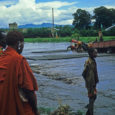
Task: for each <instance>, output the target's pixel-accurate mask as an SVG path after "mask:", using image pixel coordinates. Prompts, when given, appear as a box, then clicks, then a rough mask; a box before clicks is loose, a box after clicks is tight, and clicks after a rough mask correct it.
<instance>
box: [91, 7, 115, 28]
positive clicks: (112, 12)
mask: <svg viewBox="0 0 115 115" xmlns="http://www.w3.org/2000/svg"><path fill="white" fill-rule="evenodd" d="M93 18H94V19H95V20H96V21H95V24H94V26H95V27H96V28H101V27H103V28H107V27H109V26H112V24H113V23H115V9H107V8H106V7H104V6H101V7H99V8H95V9H94V16H93Z"/></svg>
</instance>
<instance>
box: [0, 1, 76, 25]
mask: <svg viewBox="0 0 115 115" xmlns="http://www.w3.org/2000/svg"><path fill="white" fill-rule="evenodd" d="M15 3H16V2H14V1H13V2H11V1H9V0H7V1H6V2H2V5H0V9H1V12H0V22H4V23H2V24H0V27H4V26H5V27H8V24H9V23H12V22H17V23H18V25H23V24H28V23H29V24H30V23H33V24H41V23H44V22H52V7H53V8H54V12H55V13H54V16H55V21H56V23H57V24H60V23H61V22H65V23H63V24H67V23H68V22H69V23H68V24H71V23H72V22H70V21H68V20H70V17H71V19H72V13H73V11H72V9H69V8H68V9H66V10H64V9H63V7H65V6H67V7H70V6H72V5H75V4H76V3H77V2H71V3H69V2H60V1H54V2H43V3H42V2H41V3H38V4H36V3H35V0H19V1H18V2H17V3H16V4H15ZM7 5H10V7H7ZM67 10H68V11H67ZM62 19H65V20H64V21H61V20H62ZM58 20H59V21H58ZM60 21H61V22H60Z"/></svg>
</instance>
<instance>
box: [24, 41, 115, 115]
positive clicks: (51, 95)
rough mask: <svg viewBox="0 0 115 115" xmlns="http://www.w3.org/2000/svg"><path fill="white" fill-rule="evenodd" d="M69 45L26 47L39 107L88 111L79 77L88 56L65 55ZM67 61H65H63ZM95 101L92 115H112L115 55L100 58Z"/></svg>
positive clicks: (82, 82)
mask: <svg viewBox="0 0 115 115" xmlns="http://www.w3.org/2000/svg"><path fill="white" fill-rule="evenodd" d="M69 45H70V44H69V43H25V47H24V51H23V54H22V55H24V56H25V57H27V59H28V62H29V64H30V66H31V68H32V70H33V72H34V75H35V76H36V79H37V81H38V85H39V91H38V92H37V97H38V106H39V107H46V108H52V110H53V109H56V108H57V107H58V106H59V104H68V105H70V106H71V108H72V109H73V110H74V111H77V110H82V111H83V112H84V113H85V112H86V111H87V109H86V108H84V107H85V105H87V103H88V97H87V90H86V88H85V83H84V80H83V78H82V76H81V73H82V71H83V67H84V62H85V60H86V59H87V54H86V53H83V54H79V53H76V52H71V51H68V52H67V51H66V48H67V46H69ZM65 57H66V58H65ZM96 61H97V68H98V74H99V80H100V82H99V84H98V85H97V90H98V97H97V100H96V102H95V106H94V113H95V114H94V115H115V55H114V54H109V55H108V54H99V57H97V58H96Z"/></svg>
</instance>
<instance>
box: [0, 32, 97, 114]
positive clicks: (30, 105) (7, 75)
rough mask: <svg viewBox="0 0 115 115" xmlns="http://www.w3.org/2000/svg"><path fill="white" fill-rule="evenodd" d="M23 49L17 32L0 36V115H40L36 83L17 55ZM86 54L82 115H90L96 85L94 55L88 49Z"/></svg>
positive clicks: (26, 63) (94, 51)
mask: <svg viewBox="0 0 115 115" xmlns="http://www.w3.org/2000/svg"><path fill="white" fill-rule="evenodd" d="M23 47H24V37H23V35H22V34H21V33H20V32H18V31H10V32H8V34H7V35H5V34H4V33H3V32H0V115H40V113H39V111H38V108H37V96H36V93H35V91H37V90H38V85H37V81H36V78H35V77H34V75H33V72H32V70H31V68H30V67H29V64H28V62H27V60H26V59H25V57H23V56H22V55H21V53H22V51H23ZM88 54H89V58H88V60H87V61H86V62H85V66H84V71H83V73H82V75H83V78H84V80H85V83H86V88H87V90H88V97H89V104H88V105H87V108H88V110H87V112H86V115H93V114H94V112H93V110H94V109H93V107H94V101H95V99H96V93H97V90H96V84H97V83H98V82H99V80H98V73H97V66H96V61H95V57H96V56H97V51H96V50H95V49H93V48H89V50H88Z"/></svg>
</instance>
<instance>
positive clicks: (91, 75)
mask: <svg viewBox="0 0 115 115" xmlns="http://www.w3.org/2000/svg"><path fill="white" fill-rule="evenodd" d="M88 54H89V58H88V60H87V61H86V62H85V65H84V71H83V73H82V75H83V78H84V80H85V84H86V88H87V90H88V97H89V104H88V105H87V107H88V110H87V112H86V115H93V108H94V102H95V100H96V97H97V90H96V84H97V83H98V82H99V79H98V73H97V65H96V61H95V58H96V57H97V50H96V49H93V48H89V50H88Z"/></svg>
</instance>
